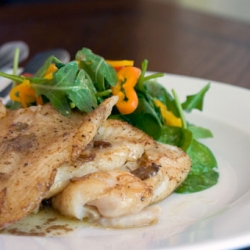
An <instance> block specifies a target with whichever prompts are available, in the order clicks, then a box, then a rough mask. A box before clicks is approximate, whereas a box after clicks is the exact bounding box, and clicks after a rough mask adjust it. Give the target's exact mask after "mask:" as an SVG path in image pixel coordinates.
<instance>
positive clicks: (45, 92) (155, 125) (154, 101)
mask: <svg viewBox="0 0 250 250" xmlns="http://www.w3.org/2000/svg"><path fill="white" fill-rule="evenodd" d="M75 59H76V60H75V61H71V62H69V63H66V64H64V63H62V62H61V61H60V60H58V59H57V58H55V57H53V56H51V57H49V58H48V59H47V60H46V62H45V63H44V65H43V66H42V67H41V68H40V69H38V71H37V73H36V74H35V75H34V76H32V77H24V76H17V75H15V74H12V75H11V74H6V73H4V72H0V76H3V77H6V78H9V79H11V80H12V81H14V82H16V83H22V82H23V81H24V79H27V80H29V81H30V86H31V87H32V88H33V90H34V91H35V93H36V94H37V96H41V97H42V98H43V101H44V102H51V104H52V105H53V106H54V107H55V108H56V109H57V110H58V111H59V112H61V113H62V114H63V115H65V116H70V114H71V110H72V108H76V109H79V110H80V111H83V112H87V113H88V112H91V111H92V110H93V109H94V108H96V107H97V106H98V105H99V103H101V102H102V101H103V100H104V99H106V98H108V97H110V96H111V95H112V91H111V88H112V86H115V85H116V83H117V80H118V79H117V73H116V71H115V69H114V68H113V67H112V66H111V65H109V64H108V63H107V62H106V61H105V59H104V58H103V57H101V56H99V55H97V54H95V53H93V52H92V51H91V50H90V49H88V48H82V49H81V50H79V51H78V52H77V53H76V56H75ZM50 64H55V65H56V67H57V69H58V70H57V71H55V72H54V73H53V77H52V79H46V78H44V75H45V73H46V72H47V70H48V68H49V66H50ZM147 66H148V61H147V60H144V61H143V62H142V65H141V74H140V77H139V79H138V81H137V83H136V86H135V91H136V94H137V96H138V106H137V108H136V110H135V111H134V112H133V113H131V114H127V115H123V114H121V113H119V111H118V109H117V108H116V107H114V108H113V111H112V114H111V116H110V118H112V119H121V120H124V121H127V122H128V123H130V124H132V125H134V126H135V127H137V128H139V129H141V130H142V131H144V132H145V133H147V134H148V135H150V136H152V137H153V138H154V139H155V140H157V141H158V142H161V143H165V144H170V145H174V146H177V147H180V148H182V149H183V150H184V151H185V152H186V153H187V154H188V155H189V157H190V159H191V161H192V170H191V171H190V173H189V174H188V177H187V179H186V180H185V181H184V182H183V183H182V184H181V185H180V186H179V187H178V189H177V190H176V192H178V193H192V192H197V191H201V190H205V189H207V188H209V187H211V186H213V185H215V184H216V183H217V182H218V179H219V173H218V169H217V168H218V166H217V161H216V158H215V156H214V154H213V152H212V151H211V150H210V149H209V148H208V147H207V146H206V145H204V144H202V143H201V142H199V141H198V140H199V139H206V138H212V137H213V134H212V132H211V131H210V130H209V129H207V128H203V127H200V126H197V125H195V124H190V123H189V122H188V121H187V120H186V117H185V114H186V113H190V112H191V111H193V110H194V109H196V110H199V111H202V110H203V105H204V98H205V95H206V93H207V92H208V90H209V88H210V84H207V85H205V86H204V87H203V88H202V89H201V90H200V91H199V92H198V93H195V94H192V95H188V96H187V97H186V100H185V101H184V102H183V103H181V102H180V100H179V97H178V95H177V93H176V91H175V90H174V89H172V90H171V91H169V90H167V89H166V88H165V87H163V86H162V85H161V84H160V83H159V82H158V78H159V77H161V76H163V75H164V74H162V73H152V74H149V73H147ZM121 91H124V89H122V88H121ZM159 102H160V104H162V105H163V106H164V107H165V108H166V110H165V111H166V112H165V113H164V114H163V112H162V109H161V108H162V107H161V106H159ZM18 107H20V103H19V102H14V103H13V104H12V105H11V108H18ZM169 114H171V115H169ZM173 117H174V118H173ZM171 119H175V121H176V120H178V122H180V121H181V125H180V123H178V125H176V123H173V122H172V123H171V122H169V121H170V120H171ZM173 124H175V125H173Z"/></svg>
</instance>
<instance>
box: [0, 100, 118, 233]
mask: <svg viewBox="0 0 250 250" xmlns="http://www.w3.org/2000/svg"><path fill="white" fill-rule="evenodd" d="M116 101H117V97H112V98H110V99H107V100H106V101H104V102H103V103H102V104H101V105H100V106H99V107H98V108H97V109H95V110H94V111H93V112H91V113H89V114H85V115H84V114H82V113H80V112H73V113H72V115H71V116H70V117H69V118H68V117H64V116H62V115H61V114H60V113H59V112H57V111H56V110H55V109H54V108H53V107H52V106H51V105H50V104H46V105H44V106H36V107H30V108H27V109H18V110H16V111H8V112H6V113H5V111H4V107H3V105H2V104H0V110H3V111H1V113H2V114H3V116H2V118H1V119H0V229H1V228H4V227H6V226H8V225H10V224H12V223H14V222H16V221H18V220H20V219H22V218H23V217H25V216H26V215H28V214H29V213H31V212H32V211H34V210H35V209H36V207H38V206H39V204H40V202H41V201H42V199H43V198H44V197H45V196H46V194H47V192H48V190H49V189H50V187H51V185H52V184H53V181H54V178H55V175H56V170H57V168H58V167H59V166H61V164H62V163H63V162H69V161H73V160H75V159H76V158H77V157H78V156H79V154H80V152H81V151H82V150H83V149H84V147H85V146H86V145H87V144H88V143H89V142H90V141H91V140H92V139H93V137H94V136H95V134H96V132H97V129H98V128H99V126H100V125H101V124H102V123H103V122H104V121H105V120H106V118H107V117H108V116H109V115H110V113H111V110H112V107H113V105H115V103H116Z"/></svg>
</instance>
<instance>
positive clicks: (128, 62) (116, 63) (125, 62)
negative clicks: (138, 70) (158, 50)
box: [106, 60, 134, 71]
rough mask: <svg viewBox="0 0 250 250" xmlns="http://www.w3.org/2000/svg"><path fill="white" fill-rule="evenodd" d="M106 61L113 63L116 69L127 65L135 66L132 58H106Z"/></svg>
mask: <svg viewBox="0 0 250 250" xmlns="http://www.w3.org/2000/svg"><path fill="white" fill-rule="evenodd" d="M106 62H107V63H108V64H109V65H111V66H112V67H113V68H114V69H115V70H116V71H119V70H120V69H122V68H124V67H127V66H134V61H131V60H120V61H113V60H106Z"/></svg>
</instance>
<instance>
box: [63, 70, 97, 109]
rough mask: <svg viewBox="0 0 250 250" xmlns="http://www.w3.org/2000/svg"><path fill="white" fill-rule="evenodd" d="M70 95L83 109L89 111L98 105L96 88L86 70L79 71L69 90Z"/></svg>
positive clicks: (78, 106) (77, 105)
mask: <svg viewBox="0 0 250 250" xmlns="http://www.w3.org/2000/svg"><path fill="white" fill-rule="evenodd" d="M68 96H69V99H70V100H71V101H72V102H73V103H74V104H75V105H76V107H77V108H78V109H80V110H81V111H84V112H87V113H89V112H91V111H92V110H93V109H94V108H96V107H97V99H96V97H95V89H94V88H93V84H92V82H91V81H90V80H89V78H88V77H87V76H86V72H85V71H84V70H80V71H79V73H78V75H77V77H76V79H75V81H74V82H73V84H72V88H71V90H70V91H68Z"/></svg>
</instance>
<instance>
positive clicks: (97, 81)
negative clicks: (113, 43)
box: [76, 48, 117, 91]
mask: <svg viewBox="0 0 250 250" xmlns="http://www.w3.org/2000/svg"><path fill="white" fill-rule="evenodd" d="M76 60H78V61H80V67H81V68H82V69H84V70H85V71H86V72H87V73H88V74H89V76H90V78H91V79H92V81H93V84H94V85H95V87H96V89H97V90H98V91H104V90H106V89H107V88H108V87H110V86H114V85H115V84H116V83H117V76H116V72H115V70H114V68H113V67H112V66H110V65H109V64H108V63H107V62H106V61H105V59H104V58H103V57H101V56H99V55H96V54H94V53H93V52H92V51H91V50H90V49H87V48H82V49H81V50H79V51H78V52H77V53H76ZM106 84H107V86H106Z"/></svg>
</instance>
